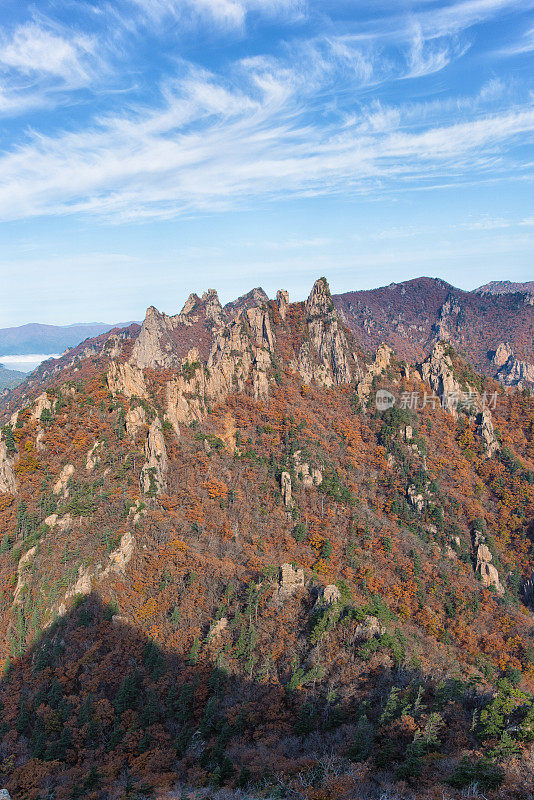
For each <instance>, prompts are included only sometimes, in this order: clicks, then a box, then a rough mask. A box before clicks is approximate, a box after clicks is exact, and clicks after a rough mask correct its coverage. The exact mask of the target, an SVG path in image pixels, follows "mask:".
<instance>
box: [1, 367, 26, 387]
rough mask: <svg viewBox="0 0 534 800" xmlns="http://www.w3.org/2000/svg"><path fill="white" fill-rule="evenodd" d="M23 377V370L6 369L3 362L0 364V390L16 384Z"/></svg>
mask: <svg viewBox="0 0 534 800" xmlns="http://www.w3.org/2000/svg"><path fill="white" fill-rule="evenodd" d="M25 378H26V374H25V373H24V372H19V371H18V370H16V369H7V368H6V367H4V365H3V364H0V391H2V390H3V389H10V388H11V387H13V386H17V385H18V384H19V383H22V381H23V380H25Z"/></svg>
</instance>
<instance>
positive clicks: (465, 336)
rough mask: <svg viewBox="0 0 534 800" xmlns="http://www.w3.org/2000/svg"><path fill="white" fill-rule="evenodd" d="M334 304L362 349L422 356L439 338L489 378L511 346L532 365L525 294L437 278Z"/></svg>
mask: <svg viewBox="0 0 534 800" xmlns="http://www.w3.org/2000/svg"><path fill="white" fill-rule="evenodd" d="M333 301H334V305H335V307H336V309H337V311H338V313H339V314H340V316H341V318H342V320H343V321H344V322H345V324H346V325H347V326H348V327H349V328H350V329H351V331H352V333H353V334H354V336H355V337H356V339H357V340H358V341H359V343H360V344H361V346H362V347H364V348H365V349H366V350H370V351H372V352H374V351H376V349H377V347H378V346H379V345H380V344H381V343H382V342H386V343H387V344H388V345H390V346H391V347H392V348H393V349H394V350H395V352H396V354H397V355H398V357H399V358H404V359H406V360H407V361H409V362H413V361H417V360H418V359H421V358H424V357H425V356H426V355H428V353H429V352H430V351H431V350H432V347H433V345H434V344H435V342H436V341H437V340H438V339H444V340H447V341H450V343H451V344H452V345H453V347H454V348H455V349H456V350H458V352H460V353H462V354H463V355H464V356H465V358H466V359H467V360H468V361H469V362H470V363H471V364H472V365H473V366H475V367H476V369H478V370H479V371H481V372H484V373H485V374H486V375H492V376H493V375H495V373H496V370H497V368H496V366H495V362H494V360H493V359H494V354H495V352H496V350H497V348H498V347H499V345H500V344H501V343H507V345H508V346H509V347H510V348H511V351H512V352H513V353H514V355H515V357H516V358H517V359H522V360H524V361H525V362H528V363H533V362H534V348H533V340H534V306H533V304H532V303H533V300H532V296H531V295H530V294H528V293H525V294H513V293H505V294H486V293H479V292H464V291H462V290H461V289H457V288H455V287H454V286H451V285H450V284H449V283H447V282H446V281H443V280H441V279H439V278H416V279H415V280H411V281H404V282H403V283H392V284H390V285H389V286H384V287H382V288H380V289H370V290H367V291H356V292H346V293H345V294H338V295H333Z"/></svg>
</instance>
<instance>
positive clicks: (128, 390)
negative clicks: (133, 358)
mask: <svg viewBox="0 0 534 800" xmlns="http://www.w3.org/2000/svg"><path fill="white" fill-rule="evenodd" d="M106 377H107V384H108V388H109V391H110V392H111V394H112V395H113V396H115V395H117V394H123V395H124V396H125V397H128V398H130V397H141V398H144V397H147V391H146V385H145V379H144V376H143V371H142V370H141V369H139V368H138V367H137V366H135V365H133V364H129V363H128V362H125V363H124V364H122V363H120V362H118V361H111V362H110V364H109V368H108V372H107V376H106Z"/></svg>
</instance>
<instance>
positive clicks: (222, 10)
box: [130, 0, 307, 28]
mask: <svg viewBox="0 0 534 800" xmlns="http://www.w3.org/2000/svg"><path fill="white" fill-rule="evenodd" d="M130 2H131V3H133V4H134V5H135V6H137V8H138V9H139V10H140V11H141V12H142V13H143V14H144V15H145V16H146V17H148V18H151V19H155V20H159V21H161V20H164V19H165V18H168V17H174V18H177V19H180V20H182V21H184V20H185V21H187V22H192V21H195V20H196V21H198V20H208V21H210V22H215V23H217V24H219V25H222V26H223V27H229V28H242V27H243V26H244V25H245V22H246V18H247V16H248V15H249V14H251V13H258V14H261V15H264V16H267V17H283V18H285V19H288V18H299V17H301V16H302V15H303V14H304V13H305V10H306V7H307V3H306V0H130Z"/></svg>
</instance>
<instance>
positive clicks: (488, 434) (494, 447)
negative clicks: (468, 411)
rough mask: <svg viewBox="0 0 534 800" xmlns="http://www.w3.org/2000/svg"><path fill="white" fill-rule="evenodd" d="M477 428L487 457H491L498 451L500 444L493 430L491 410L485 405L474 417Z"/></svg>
mask: <svg viewBox="0 0 534 800" xmlns="http://www.w3.org/2000/svg"><path fill="white" fill-rule="evenodd" d="M476 424H477V430H478V433H479V435H480V436H481V438H482V441H483V442H484V448H485V450H486V456H487V458H493V456H494V455H495V454H496V453H498V452H499V450H500V449H501V446H500V444H499V442H498V441H497V438H496V436H495V431H494V430H493V422H492V419H491V411H490V410H489V408H488V407H487V406H484V407H483V408H482V411H480V412H479V413H478V415H477V418H476Z"/></svg>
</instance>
